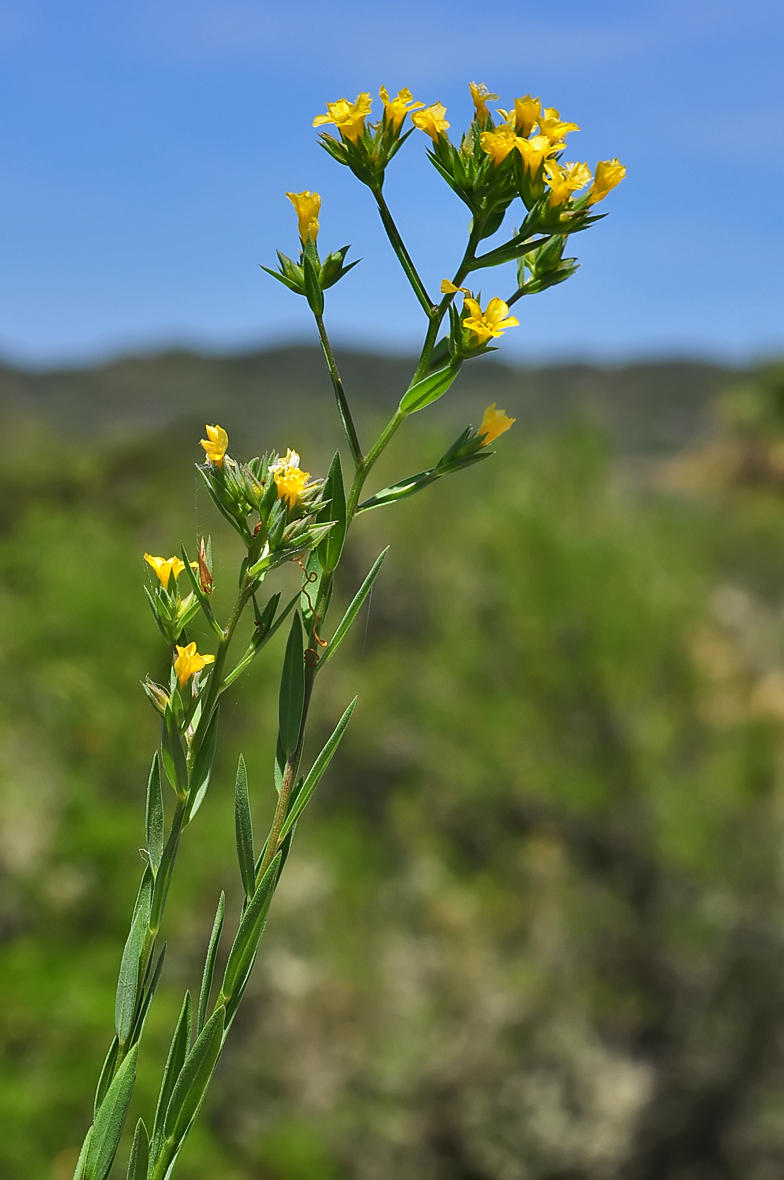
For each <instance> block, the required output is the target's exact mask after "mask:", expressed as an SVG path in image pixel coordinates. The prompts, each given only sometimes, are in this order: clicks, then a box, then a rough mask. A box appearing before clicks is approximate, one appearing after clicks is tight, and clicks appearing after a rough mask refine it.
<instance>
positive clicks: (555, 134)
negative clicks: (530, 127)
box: [539, 107, 580, 143]
mask: <svg viewBox="0 0 784 1180" xmlns="http://www.w3.org/2000/svg"><path fill="white" fill-rule="evenodd" d="M579 130H580V128H579V127H578V126H577V124H576V123H565V122H564V121H563V119H562V118H561V116H560V114H559V113H558V111H557V110H556V109H555V107H545V109H544V110H543V111H542V114H541V118H540V119H539V134H540V135H546V136H547V138H548V139H549V140H550V143H563V139H564V136H565V135H568V134H569V132H570V131H579Z"/></svg>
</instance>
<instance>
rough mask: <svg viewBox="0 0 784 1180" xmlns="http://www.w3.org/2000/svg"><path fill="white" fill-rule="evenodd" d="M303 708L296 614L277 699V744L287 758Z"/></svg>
mask: <svg viewBox="0 0 784 1180" xmlns="http://www.w3.org/2000/svg"><path fill="white" fill-rule="evenodd" d="M304 705H305V653H304V649H303V636H302V623H301V622H300V618H299V615H298V614H295V615H294V617H293V619H292V620H291V630H290V631H289V638H288V643H287V644H286V655H285V657H284V660H283V672H282V675H281V679H280V696H279V699H278V723H279V733H280V741H281V745H282V746H283V749H284V750H285V751H286V753H287V754H293V753H294V751H295V750H296V748H297V743H298V742H299V731H300V727H301V725H302V710H303V708H304Z"/></svg>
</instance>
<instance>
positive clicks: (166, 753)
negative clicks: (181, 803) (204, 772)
mask: <svg viewBox="0 0 784 1180" xmlns="http://www.w3.org/2000/svg"><path fill="white" fill-rule="evenodd" d="M161 754H162V755H163V769H164V770H165V771H166V777H167V778H168V780H169V782H170V783H171V785H172V786H173V787H174V790H175V791H176V792H177V794H178V795H184V794H185V792H186V791H187V789H188V766H187V763H186V761H185V750H184V749H183V744H182V737H181V736H180V731H179V729H178V728H177V722H176V720H175V717H174V714H173V712H172V711H171V709H170V708H169V707H168V706H167V707H166V712H165V713H164V715H163V726H162V735H161Z"/></svg>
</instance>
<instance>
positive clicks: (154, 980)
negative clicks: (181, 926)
mask: <svg viewBox="0 0 784 1180" xmlns="http://www.w3.org/2000/svg"><path fill="white" fill-rule="evenodd" d="M165 958H166V943H164V944H163V946H162V947H161V953H160V954H159V955H158V958H157V959H156V960H155V966H154V968H153V971H152V977H151V979H150V981H149V983H147V984H146V991H145V992H144V997H143V999H142V1002H141V1004H140V1005H139V1011H138V1013H137V1016H136V1020H135V1021H134V1025H133V1031H132V1032H131V1044H134V1045H135V1044H136V1042H137V1041H138V1040H140V1039H141V1035H142V1030H143V1029H144V1022H145V1020H146V1019H147V1013H148V1012H149V1010H150V1004H151V1003H152V1002H153V1000H154V999H155V993H156V992H157V990H158V984H159V983H160V981H161V972H162V971H163V963H164V960H165ZM144 986H145V985H143V987H144Z"/></svg>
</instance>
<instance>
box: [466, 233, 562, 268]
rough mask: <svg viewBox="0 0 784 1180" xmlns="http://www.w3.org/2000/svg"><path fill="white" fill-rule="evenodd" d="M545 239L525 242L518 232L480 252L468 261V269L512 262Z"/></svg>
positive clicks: (535, 247) (545, 239)
mask: <svg viewBox="0 0 784 1180" xmlns="http://www.w3.org/2000/svg"><path fill="white" fill-rule="evenodd" d="M570 232H571V231H570ZM546 241H547V238H535V239H534V240H533V241H528V242H527V241H523V240H521V239H520V235H519V234H518V236H517V237H516V238H510V240H509V241H508V242H504V244H503V245H502V246H497V247H496V249H495V250H488V252H487V253H486V254H480V255H479V257H478V258H474V259H473V260H472V261H471V262H470V263H469V269H470V270H480V269H482V268H483V267H486V266H501V265H502V264H503V263H504V262H514V261H515V259H517V258H521V257H522V256H523V255H524V254H530V252H531V251H532V250H538V249H539V248H540V247H541V246H543V245H544V244H545V242H546Z"/></svg>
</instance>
